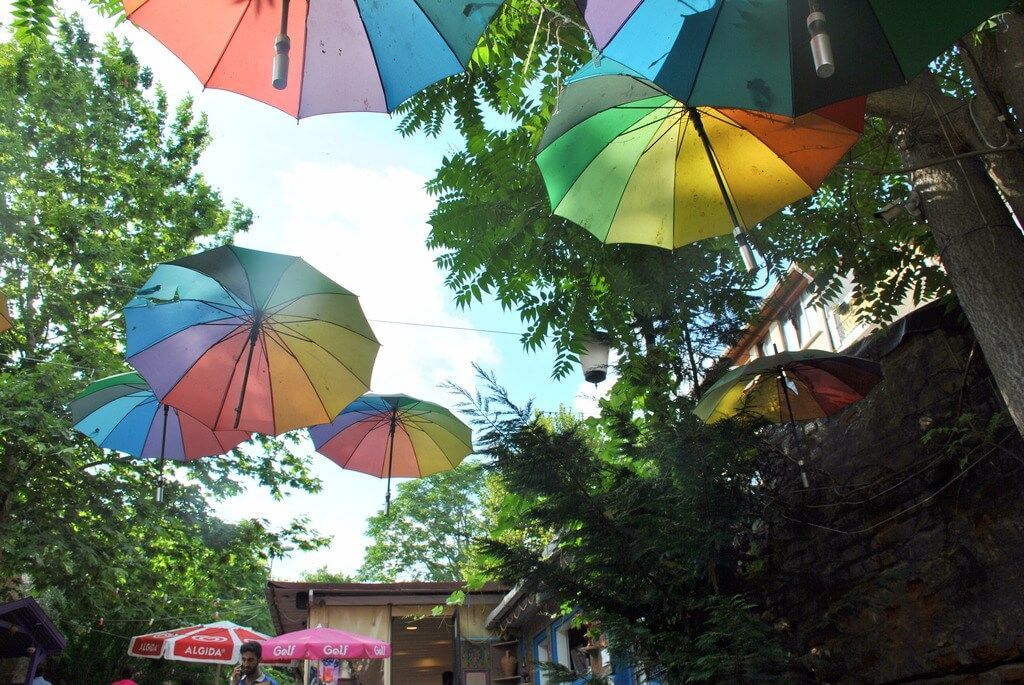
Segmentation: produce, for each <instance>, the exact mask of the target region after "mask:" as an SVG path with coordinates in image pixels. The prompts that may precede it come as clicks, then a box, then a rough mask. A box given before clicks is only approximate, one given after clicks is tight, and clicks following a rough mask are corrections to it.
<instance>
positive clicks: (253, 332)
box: [235, 314, 263, 428]
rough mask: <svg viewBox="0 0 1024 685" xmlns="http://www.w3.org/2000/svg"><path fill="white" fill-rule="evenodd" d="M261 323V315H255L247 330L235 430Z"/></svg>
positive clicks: (240, 418) (239, 418) (247, 384)
mask: <svg viewBox="0 0 1024 685" xmlns="http://www.w3.org/2000/svg"><path fill="white" fill-rule="evenodd" d="M261 323H263V314H257V315H256V320H255V321H253V322H252V328H251V329H250V330H249V356H248V357H246V359H245V375H243V376H242V392H241V393H239V395H238V406H237V407H235V428H238V423H239V422H240V421H241V420H242V403H244V402H245V389H246V388H247V387H248V386H249V369H250V368H251V367H252V353H253V352H254V351H255V350H256V340H257V339H258V338H259V337H260V324H261Z"/></svg>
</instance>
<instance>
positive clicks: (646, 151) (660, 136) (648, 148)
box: [630, 112, 683, 205]
mask: <svg viewBox="0 0 1024 685" xmlns="http://www.w3.org/2000/svg"><path fill="white" fill-rule="evenodd" d="M671 118H672V117H671V115H669V116H667V117H665V118H664V119H662V122H665V121H668V120H669V119H671ZM682 120H683V115H682V113H681V112H680V114H679V121H680V122H681V121H682ZM678 125H679V123H678V122H677V123H675V124H673V126H678ZM673 126H666V127H665V130H664V131H662V133H661V135H659V136H658V137H657V139H656V140H654V141H653V142H651V143H650V144H648V145H647V147H645V148H644V151H643V152H641V153H640V154H641V156H643V155H646V154H647V153H648V152H650V151H651V150H652V149H653V148H654V146H655V145H657V144H658V143H660V142H661V141H662V140H663V139H664V138H665V136H667V135H668V134H669V132H670V131H671V130H672V128H673ZM635 168H636V167H634V169H635ZM630 176H632V174H630ZM674 204H675V203H673V205H674Z"/></svg>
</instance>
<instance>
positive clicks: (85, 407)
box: [71, 373, 250, 501]
mask: <svg viewBox="0 0 1024 685" xmlns="http://www.w3.org/2000/svg"><path fill="white" fill-rule="evenodd" d="M71 417H72V421H73V422H74V425H75V428H76V429H77V430H78V431H80V432H82V433H84V434H85V435H87V436H89V438H90V439H91V440H92V441H93V442H95V443H96V444H97V445H98V446H99V447H102V448H104V449H110V450H115V451H117V452H124V453H125V454H129V455H131V456H133V457H142V458H145V459H159V460H160V476H159V480H158V481H157V501H161V500H162V499H163V485H164V460H165V459H173V460H174V461H190V460H192V459H198V458H200V457H209V456H213V455H215V454H226V453H227V452H230V451H231V450H233V449H234V448H235V447H237V446H238V445H240V444H241V443H243V442H245V441H246V440H248V439H249V437H250V435H249V433H246V432H244V431H236V430H230V431H214V430H210V429H209V428H207V427H206V426H204V425H203V424H201V423H200V422H199V421H197V420H195V419H194V418H192V417H191V416H189V415H188V414H186V413H184V412H181V411H178V410H177V409H175V408H173V407H170V406H168V405H166V404H161V403H160V401H159V400H158V399H157V398H156V395H154V394H153V390H152V388H150V387H149V384H148V383H146V381H145V380H144V379H143V378H142V376H140V375H139V374H137V373H119V374H116V375H114V376H108V377H107V378H102V379H100V380H98V381H95V382H94V383H90V384H89V386H88V387H87V388H86V389H85V390H83V391H82V392H80V393H78V395H76V396H75V399H73V400H72V401H71Z"/></svg>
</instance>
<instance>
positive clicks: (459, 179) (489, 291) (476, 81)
mask: <svg viewBox="0 0 1024 685" xmlns="http://www.w3.org/2000/svg"><path fill="white" fill-rule="evenodd" d="M570 13H575V9H574V8H573V4H572V2H571V1H566V0H560V1H559V2H554V3H549V4H544V5H542V4H539V3H534V2H530V1H529V0H511V1H510V2H507V3H506V4H505V6H504V9H503V10H502V11H501V12H500V13H499V14H498V16H497V17H496V19H495V20H494V23H493V24H492V26H491V29H490V30H489V32H488V33H487V36H486V38H485V41H484V43H483V45H482V46H481V47H480V48H479V49H478V50H477V51H476V54H475V57H474V60H473V62H472V63H471V64H470V66H469V70H468V72H467V74H466V76H464V77H454V78H451V79H448V80H446V81H444V82H442V83H439V84H436V85H434V86H432V87H431V88H428V89H427V90H426V91H424V92H423V93H422V94H420V95H418V96H416V97H414V98H413V99H412V100H410V101H409V102H408V103H407V104H406V105H405V106H403V108H402V109H401V113H402V115H403V118H402V121H401V123H400V130H401V131H402V132H403V133H405V134H412V133H413V132H416V131H423V132H426V133H428V134H436V133H438V132H439V131H440V130H441V129H442V126H443V124H444V122H446V121H452V122H454V125H455V127H456V128H457V130H458V132H459V133H461V134H462V136H463V137H464V139H465V143H466V145H465V148H464V149H463V150H460V151H458V152H456V153H455V154H452V155H450V156H448V157H446V158H445V159H444V161H443V162H442V164H441V167H440V168H439V169H438V170H437V173H436V176H435V177H434V179H432V180H431V181H430V182H429V184H428V188H429V190H430V191H431V192H432V193H433V194H434V195H436V197H437V200H438V204H437V208H436V209H435V211H434V212H433V214H432V215H431V220H430V224H431V233H430V238H429V244H430V246H431V247H433V248H435V249H437V250H439V251H440V256H439V257H438V258H437V262H438V264H439V265H440V266H441V267H442V268H443V269H445V270H446V271H447V272H448V276H447V284H448V285H449V287H451V288H452V289H453V290H454V292H455V297H456V301H457V302H458V303H459V304H460V305H461V306H469V305H470V304H471V303H473V302H474V301H482V300H483V299H484V298H485V297H493V298H494V299H495V300H497V301H498V302H500V303H501V305H502V306H503V307H505V308H508V309H516V310H518V311H519V313H520V316H521V318H522V320H523V322H524V323H525V325H526V326H527V333H526V334H525V336H524V338H523V343H524V345H525V346H526V347H527V348H528V349H533V348H536V347H538V346H540V345H541V344H542V343H543V342H544V341H546V340H551V341H553V342H554V345H555V349H556V354H557V358H556V366H555V375H556V376H562V375H565V374H566V373H568V372H569V371H570V369H571V368H572V365H573V363H574V362H575V361H576V355H577V354H578V353H579V351H580V350H581V348H582V339H583V338H584V336H586V335H587V334H588V333H589V332H591V331H592V330H593V329H595V328H597V329H604V330H606V331H608V332H610V333H611V334H612V337H613V339H614V342H615V346H616V347H617V348H618V349H619V350H620V351H621V353H622V354H623V355H624V356H625V357H627V358H630V357H634V356H642V355H647V354H649V353H650V352H651V351H652V350H654V349H655V348H656V349H657V350H658V351H659V352H658V354H659V355H660V357H659V359H658V362H657V366H658V367H659V368H661V369H662V370H663V371H664V376H665V382H664V386H665V387H666V388H676V387H678V386H679V385H680V384H681V383H682V384H687V385H689V384H693V383H694V382H695V378H694V377H695V376H699V375H700V369H701V368H702V367H703V363H704V361H705V360H706V359H707V358H708V357H714V356H716V355H717V353H718V349H719V345H720V340H721V338H722V336H723V335H725V334H726V333H728V332H729V331H731V330H732V329H733V328H734V327H735V326H736V323H737V322H738V321H740V320H743V319H745V318H746V317H747V316H748V315H749V314H750V311H751V305H752V304H753V298H752V297H751V296H750V293H749V289H750V288H751V287H752V286H753V285H754V284H753V282H752V278H751V277H750V276H749V275H748V274H746V273H745V272H744V271H743V269H742V268H735V267H736V262H738V254H737V252H736V250H735V249H734V247H733V244H732V239H731V238H727V239H725V238H723V239H714V240H709V241H704V242H703V243H701V244H700V245H699V246H687V247H684V248H682V249H679V250H675V251H672V252H669V251H664V250H657V249H651V248H648V247H643V246H635V245H608V246H604V245H602V244H601V243H600V242H599V241H597V240H596V239H594V237H593V236H591V235H590V234H589V233H587V232H586V231H585V230H583V229H581V228H580V227H578V226H575V225H573V224H572V223H571V222H569V221H567V220H565V219H562V218H560V217H556V216H553V215H552V214H551V209H550V204H549V202H548V197H547V192H546V190H545V188H544V183H543V180H542V178H541V175H540V171H539V169H538V168H537V166H536V164H535V163H534V160H533V156H534V152H535V150H536V147H537V144H538V142H539V141H540V137H541V135H542V133H543V130H544V126H545V124H546V123H547V120H548V119H549V117H550V116H551V112H552V110H553V109H554V107H555V103H556V96H557V94H558V92H559V89H560V87H561V84H562V83H563V82H564V80H565V78H566V77H567V76H568V75H569V74H571V73H572V72H573V71H574V70H575V69H577V68H578V67H580V66H581V65H582V64H583V63H584V62H586V61H587V60H589V59H590V57H591V50H590V48H589V47H588V45H587V42H586V38H585V34H584V32H583V30H582V28H581V26H580V24H579V23H578V22H576V21H574V20H572V19H570V18H568V16H569V14H570ZM666 392H667V390H666Z"/></svg>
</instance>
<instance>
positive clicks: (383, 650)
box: [263, 627, 391, 661]
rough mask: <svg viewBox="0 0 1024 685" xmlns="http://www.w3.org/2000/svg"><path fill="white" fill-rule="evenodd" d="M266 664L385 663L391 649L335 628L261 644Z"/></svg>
mask: <svg viewBox="0 0 1024 685" xmlns="http://www.w3.org/2000/svg"><path fill="white" fill-rule="evenodd" d="M263 656H264V658H265V659H266V660H267V661H285V660H291V659H348V660H355V659H387V658H388V657H389V656H391V645H390V644H388V643H387V642H384V641H383V640H377V639H375V638H372V637H367V636H365V635H357V634H356V633H349V632H346V631H344V630H337V629H336V628H321V627H317V628H307V629H306V630H296V631H295V632H291V633H285V634H284V635H278V636H277V637H272V638H270V639H268V640H267V641H266V642H264V643H263Z"/></svg>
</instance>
